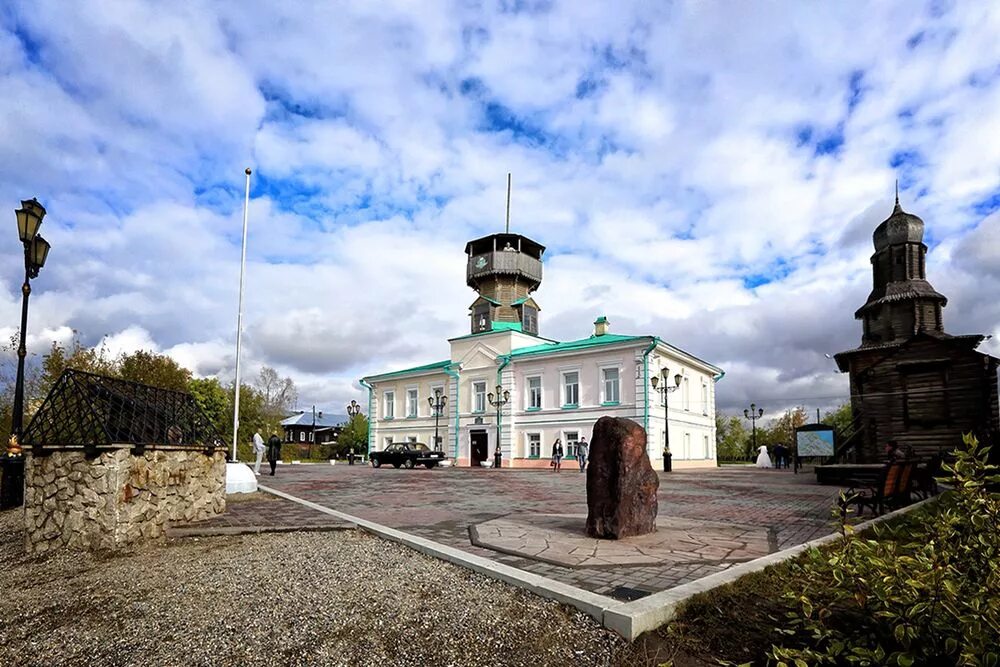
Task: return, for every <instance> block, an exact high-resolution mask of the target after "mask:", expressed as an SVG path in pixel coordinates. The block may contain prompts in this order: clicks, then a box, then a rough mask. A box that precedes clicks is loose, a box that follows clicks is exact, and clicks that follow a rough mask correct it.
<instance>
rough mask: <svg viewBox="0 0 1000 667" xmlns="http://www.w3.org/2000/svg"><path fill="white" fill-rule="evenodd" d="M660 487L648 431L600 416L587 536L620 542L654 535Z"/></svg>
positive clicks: (592, 460)
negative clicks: (651, 455)
mask: <svg viewBox="0 0 1000 667" xmlns="http://www.w3.org/2000/svg"><path fill="white" fill-rule="evenodd" d="M659 488H660V478H659V477H658V476H657V475H656V472H655V471H654V470H653V466H652V465H651V464H650V462H649V457H648V456H647V455H646V431H645V430H643V428H642V427H641V426H639V425H638V424H636V423H635V422H634V421H632V420H630V419H622V418H620V417H601V418H600V419H599V420H598V421H597V423H596V424H595V425H594V434H593V438H592V439H591V442H590V458H589V463H588V467H587V535H589V536H590V537H597V538H602V539H612V540H620V539H622V538H623V537H631V536H634V535H645V534H646V533H652V532H654V531H655V530H656V510H657V501H656V492H657V490H658V489H659Z"/></svg>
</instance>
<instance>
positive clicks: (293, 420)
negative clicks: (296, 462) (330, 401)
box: [281, 410, 347, 445]
mask: <svg viewBox="0 0 1000 667" xmlns="http://www.w3.org/2000/svg"><path fill="white" fill-rule="evenodd" d="M346 423H347V415H331V414H328V413H325V412H323V411H322V410H317V411H316V413H315V414H314V413H313V412H312V410H309V411H304V412H303V411H298V412H296V413H295V414H293V415H292V416H290V417H288V418H286V419H283V420H282V421H281V428H282V430H283V431H284V438H283V440H284V441H285V442H286V443H290V442H294V443H298V444H300V445H311V444H317V445H323V444H327V443H335V442H337V437H338V436H339V435H340V430H341V425H342V424H346Z"/></svg>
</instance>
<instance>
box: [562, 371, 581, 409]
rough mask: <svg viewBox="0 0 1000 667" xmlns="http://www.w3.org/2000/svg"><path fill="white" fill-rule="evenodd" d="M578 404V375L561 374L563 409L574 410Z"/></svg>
mask: <svg viewBox="0 0 1000 667" xmlns="http://www.w3.org/2000/svg"><path fill="white" fill-rule="evenodd" d="M579 404H580V373H579V372H577V371H570V372H568V373H563V407H567V408H569V407H573V408H575V407H576V406H578V405H579Z"/></svg>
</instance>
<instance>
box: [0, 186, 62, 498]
mask: <svg viewBox="0 0 1000 667" xmlns="http://www.w3.org/2000/svg"><path fill="white" fill-rule="evenodd" d="M14 213H15V215H16V216H17V233H18V236H19V237H20V238H21V244H22V245H23V246H24V284H23V285H21V330H20V344H19V345H18V348H17V380H16V382H15V385H14V408H13V414H11V429H10V430H11V436H10V440H9V441H8V443H7V452H6V454H5V455H4V456H3V457H2V461H3V487H2V488H0V509H8V508H11V507H19V506H20V505H21V503H23V502H24V456H23V454H22V451H21V435H22V431H23V427H24V358H25V357H26V356H27V354H28V350H27V346H26V343H25V341H26V339H27V329H28V297H29V296H30V295H31V279H32V278H37V277H38V271H39V270H40V269H41V268H42V267H43V266H45V259H46V257H48V254H49V248H50V247H51V246H49V242H48V241H46V240H45V239H44V238H42V235H41V234H39V233H38V228H39V227H41V225H42V219H43V218H44V217H45V208H44V207H43V206H42V205H41V204H39V203H38V200H37V199H27V200H23V201H22V202H21V208H19V209H17V210H16V211H14Z"/></svg>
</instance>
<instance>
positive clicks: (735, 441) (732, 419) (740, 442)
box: [715, 412, 750, 461]
mask: <svg viewBox="0 0 1000 667" xmlns="http://www.w3.org/2000/svg"><path fill="white" fill-rule="evenodd" d="M715 443H716V453H717V457H718V459H719V460H720V461H740V460H743V459H745V458H746V456H747V451H749V447H750V430H749V429H748V428H747V427H746V424H745V423H744V422H743V419H742V417H739V416H736V415H724V414H722V413H720V412H716V413H715Z"/></svg>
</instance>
